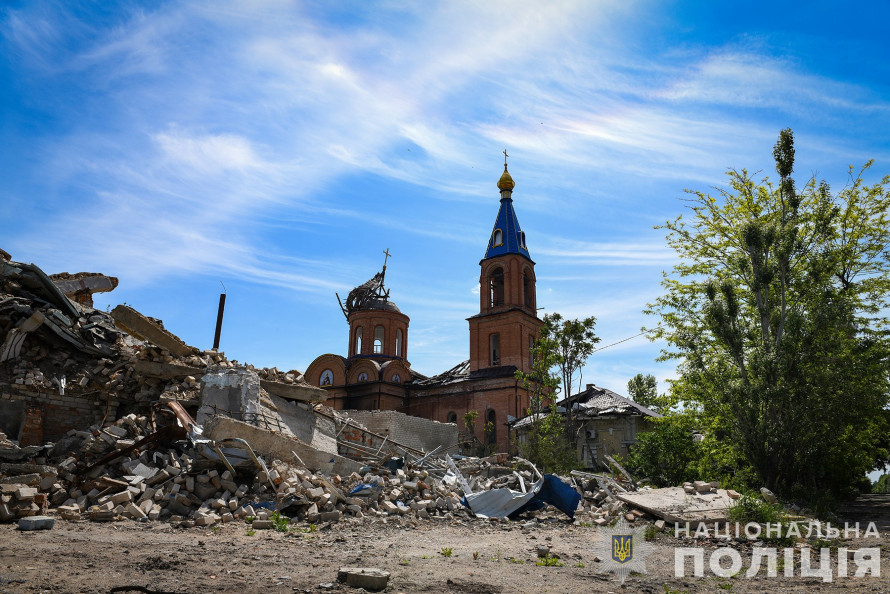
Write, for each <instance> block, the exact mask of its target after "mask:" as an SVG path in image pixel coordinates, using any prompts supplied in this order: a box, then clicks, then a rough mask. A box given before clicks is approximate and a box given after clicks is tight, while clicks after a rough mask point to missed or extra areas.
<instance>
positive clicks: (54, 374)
mask: <svg viewBox="0 0 890 594" xmlns="http://www.w3.org/2000/svg"><path fill="white" fill-rule="evenodd" d="M116 286H117V279H115V278H113V277H106V276H104V275H101V274H95V273H78V274H76V275H69V274H67V273H62V274H59V275H52V276H48V275H46V274H45V273H44V272H43V271H42V270H41V269H40V268H39V267H37V266H35V265H33V264H24V263H20V262H15V261H12V260H11V258H10V257H9V255H8V254H6V253H5V252H0V497H2V499H0V521H3V522H12V521H18V520H20V519H22V518H42V517H44V516H46V517H49V518H61V519H65V520H70V521H83V520H91V521H99V522H106V521H122V520H130V521H141V522H148V521H165V522H169V523H171V524H173V525H175V526H180V527H193V526H197V527H200V526H211V525H214V524H216V523H220V522H233V521H241V522H250V523H252V525H253V528H254V529H264V528H275V527H277V526H279V525H280V524H278V523H277V520H280V518H283V517H286V518H288V519H290V520H292V521H298V522H306V523H310V524H315V525H319V524H324V523H327V522H334V521H340V520H343V519H350V520H351V521H377V520H378V519H381V518H382V519H386V518H397V519H398V521H400V522H416V521H423V520H428V519H444V520H454V519H464V518H472V517H473V514H472V512H471V511H470V509H468V508H467V507H466V506H465V505H464V503H462V501H463V498H464V495H465V494H466V492H465V490H464V489H462V488H461V487H460V486H459V485H458V484H457V483H456V482H455V480H454V476H453V474H451V473H450V472H449V470H448V469H447V468H446V464H445V463H444V456H445V454H446V453H447V451H448V450H449V449H451V448H452V445H451V444H446V443H439V444H438V445H436V446H435V447H434V448H432V449H431V450H430V451H425V450H424V449H423V446H420V445H417V444H422V443H424V442H423V439H418V440H416V441H415V440H412V442H411V443H412V444H414V446H409V445H406V444H404V443H399V442H398V441H396V440H395V439H393V438H392V435H393V433H391V432H390V431H389V429H386V430H385V431H386V432H385V433H377V432H375V431H371V430H369V429H368V428H367V427H366V426H364V425H362V423H360V422H358V421H356V420H354V419H351V418H350V417H349V415H348V412H345V411H334V410H332V409H330V408H328V407H325V406H323V401H324V399H325V396H326V392H325V391H324V390H321V389H319V388H315V387H312V386H310V385H308V384H307V383H305V382H304V381H303V378H302V375H301V374H300V373H299V372H298V371H295V370H291V371H286V372H285V371H280V370H278V369H277V368H256V367H254V366H252V365H249V364H241V363H238V362H237V361H233V360H232V361H230V360H228V359H227V358H226V356H225V353H223V352H218V351H215V350H200V349H197V348H195V347H192V346H190V345H187V344H186V343H184V342H183V341H182V340H180V339H179V338H178V337H177V336H175V335H174V334H173V333H171V332H170V331H169V330H167V329H166V328H164V325H163V323H162V322H161V321H160V320H157V319H154V318H150V317H148V316H146V315H144V314H142V313H140V312H138V311H136V310H135V309H133V308H132V307H129V306H126V305H122V306H118V307H116V308H114V309H113V310H112V311H111V312H110V313H106V312H102V311H99V310H96V309H94V308H92V307H91V304H92V294H93V293H95V292H105V291H110V290H112V289H114V288H115V287H116ZM186 409H190V410H192V411H193V413H192V414H194V415H195V417H192V416H191V414H189V413H188V412H186ZM393 418H395V417H392V418H390V417H387V419H388V420H387V422H398V419H397V418H395V421H393ZM424 422H427V421H424ZM428 422H429V423H433V422H432V421H428ZM4 430H5V431H7V433H9V435H7V434H6V433H3V432H2V431H4ZM378 431H383V430H382V429H378ZM437 434H439V435H443V433H442V432H441V431H439V432H437ZM446 441H450V440H446ZM456 443H457V439H456V429H455V437H454V440H453V446H456ZM452 453H453V452H452ZM457 466H458V467H459V468H460V473H461V474H462V476H463V477H465V479H466V480H467V481H469V484H468V485H465V486H466V487H467V488H468V489H470V490H471V491H480V490H488V489H502V488H504V489H517V490H521V491H523V492H524V491H525V489H526V486H527V485H531V484H533V482H534V480H535V477H534V474H533V473H532V472H531V471H529V470H524V469H522V470H519V469H517V468H515V467H514V466H515V461H512V460H509V459H508V457H507V456H506V454H497V455H494V456H491V457H489V458H484V459H479V458H469V459H463V460H458V461H457ZM576 488H579V487H577V485H576ZM579 492H580V493H582V494H584V495H588V496H593V497H595V496H596V494H595V493H590V492H586V491H584V490H583V489H581V490H580V491H579ZM597 509H598V510H599V509H600V508H599V507H597ZM583 512H584V510H582V513H583ZM548 513H552V510H550V511H548V510H543V511H538V512H530V513H529V514H528V516H529V517H535V516H541V515H542V514H545V515H546V514H548ZM26 525H27V526H29V527H39V528H43V529H46V528H51V527H52V523H51V522H48V521H44V520H42V519H41V520H39V521H36V520H32V521H29V522H27V523H26Z"/></svg>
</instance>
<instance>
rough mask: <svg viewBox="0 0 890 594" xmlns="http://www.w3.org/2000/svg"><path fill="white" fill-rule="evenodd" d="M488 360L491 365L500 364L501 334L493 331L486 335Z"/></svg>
mask: <svg viewBox="0 0 890 594" xmlns="http://www.w3.org/2000/svg"><path fill="white" fill-rule="evenodd" d="M488 360H489V365H490V366H491V367H494V366H495V365H500V364H501V335H500V334H497V333H495V334H489V335H488Z"/></svg>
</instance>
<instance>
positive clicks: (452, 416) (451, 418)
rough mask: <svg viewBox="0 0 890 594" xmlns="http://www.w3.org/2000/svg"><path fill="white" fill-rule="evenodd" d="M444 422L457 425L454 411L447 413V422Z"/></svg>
mask: <svg viewBox="0 0 890 594" xmlns="http://www.w3.org/2000/svg"><path fill="white" fill-rule="evenodd" d="M446 422H447V423H457V413H456V412H454V411H451V412H450V413H448V421H446Z"/></svg>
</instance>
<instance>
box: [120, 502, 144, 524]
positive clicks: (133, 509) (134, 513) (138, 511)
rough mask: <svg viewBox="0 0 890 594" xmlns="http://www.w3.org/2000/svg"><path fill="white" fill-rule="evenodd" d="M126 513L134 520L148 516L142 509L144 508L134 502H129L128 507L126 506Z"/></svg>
mask: <svg viewBox="0 0 890 594" xmlns="http://www.w3.org/2000/svg"><path fill="white" fill-rule="evenodd" d="M124 513H125V514H127V515H128V516H130V517H131V518H133V519H134V520H141V519H142V518H144V517H146V514H145V512H144V511H142V508H140V507H139V506H138V505H136V504H135V503H132V502H131V503H128V504H127V505H126V507H124Z"/></svg>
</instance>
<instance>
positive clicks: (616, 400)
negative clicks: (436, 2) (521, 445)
mask: <svg viewBox="0 0 890 594" xmlns="http://www.w3.org/2000/svg"><path fill="white" fill-rule="evenodd" d="M567 406H573V407H574V410H575V414H576V415H578V416H579V417H581V418H594V417H601V416H610V415H630V416H643V417H652V418H655V419H660V418H661V416H662V415H661V414H659V413H657V412H655V411H654V410H651V409H648V408H646V407H645V406H643V405H641V404H637V403H636V402H634V401H633V400H631V399H630V398H625V397H624V396H622V395H620V394H616V393H615V392H613V391H612V390H609V389H606V388H600V387H598V386H594V385H593V384H589V385H588V388H587V389H586V390H584V391H583V392H579V393H577V394H574V395H573V396H571V397H570V398H563V399H562V400H560V401H559V402H557V403H556V410H557V411H558V412H559V413H560V414H565V411H566V407H567ZM544 415H546V413H537V414H536V415H527V416H525V417H522V418H521V419H519V420H517V421H516V422H515V423H513V428H514V429H519V428H522V427H525V426H527V425H530V424H531V423H533V422H534V421H535V420H537V419H538V418H541V417H543V416H544Z"/></svg>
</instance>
